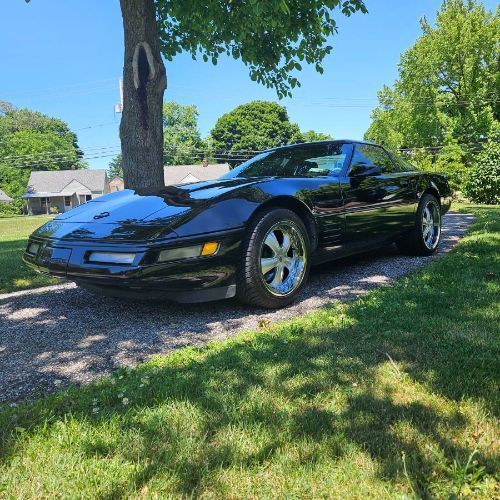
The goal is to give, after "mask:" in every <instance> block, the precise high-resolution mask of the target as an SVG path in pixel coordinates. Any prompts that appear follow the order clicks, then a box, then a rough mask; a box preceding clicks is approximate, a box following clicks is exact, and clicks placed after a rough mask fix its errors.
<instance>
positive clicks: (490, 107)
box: [365, 0, 500, 147]
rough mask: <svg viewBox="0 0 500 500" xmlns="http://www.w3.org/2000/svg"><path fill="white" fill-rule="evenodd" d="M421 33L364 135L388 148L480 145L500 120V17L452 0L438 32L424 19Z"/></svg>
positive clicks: (462, 0)
mask: <svg viewBox="0 0 500 500" xmlns="http://www.w3.org/2000/svg"><path fill="white" fill-rule="evenodd" d="M421 27H422V31H423V34H422V36H421V37H420V38H418V39H417V40H416V42H415V44H414V45H413V46H412V47H411V48H410V49H409V50H408V51H406V52H405V53H404V54H402V56H401V63H400V65H399V78H398V79H397V81H396V83H395V85H394V86H393V87H392V88H388V87H385V88H384V89H383V90H382V91H381V92H380V93H379V106H378V107H377V108H376V109H375V111H374V112H373V114H372V118H373V123H372V125H371V126H370V128H369V130H368V131H367V133H366V135H365V136H366V138H367V139H371V140H374V141H378V142H385V143H386V144H387V145H389V146H392V147H420V146H435V145H441V144H451V143H453V142H458V143H460V144H471V143H477V142H479V141H480V140H482V139H483V138H484V137H488V136H489V135H490V131H491V130H492V127H493V126H494V124H495V122H497V123H498V120H499V118H500V106H499V101H500V95H499V86H498V78H499V77H498V47H499V45H500V18H499V16H498V14H493V13H492V12H488V11H486V9H485V8H484V7H483V6H482V5H481V4H479V3H478V2H474V1H468V0H467V1H466V0H449V1H447V2H444V3H443V6H442V9H441V10H440V11H439V12H438V14H437V19H436V24H435V26H431V25H430V24H429V22H428V21H427V20H425V19H423V20H422V21H421ZM388 141H389V143H388Z"/></svg>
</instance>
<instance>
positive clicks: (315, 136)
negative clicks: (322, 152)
mask: <svg viewBox="0 0 500 500" xmlns="http://www.w3.org/2000/svg"><path fill="white" fill-rule="evenodd" d="M302 139H303V141H304V142H313V141H326V140H327V139H333V137H332V136H331V135H329V134H324V133H323V132H316V131H315V130H306V131H305V132H302Z"/></svg>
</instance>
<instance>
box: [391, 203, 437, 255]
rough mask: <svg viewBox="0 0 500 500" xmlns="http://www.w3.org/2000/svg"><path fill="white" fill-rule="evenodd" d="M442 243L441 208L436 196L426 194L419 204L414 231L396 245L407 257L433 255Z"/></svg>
mask: <svg viewBox="0 0 500 500" xmlns="http://www.w3.org/2000/svg"><path fill="white" fill-rule="evenodd" d="M440 241H441V207H440V206H439V202H438V200H437V199H436V197H435V196H433V195H432V194H425V195H424V196H422V198H421V199H420V202H419V204H418V208H417V213H416V218H415V226H414V228H413V230H412V231H411V232H410V233H409V234H408V235H407V236H405V237H404V238H403V239H402V240H400V241H398V242H397V243H396V244H397V246H398V248H399V250H400V252H401V253H403V254H405V255H422V256H426V255H432V254H433V253H434V252H435V251H436V250H437V248H438V246H439V242H440Z"/></svg>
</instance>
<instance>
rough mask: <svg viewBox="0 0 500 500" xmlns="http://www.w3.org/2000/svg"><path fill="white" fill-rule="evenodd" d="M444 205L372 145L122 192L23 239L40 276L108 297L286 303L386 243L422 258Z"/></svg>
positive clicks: (325, 149) (303, 151)
mask: <svg viewBox="0 0 500 500" xmlns="http://www.w3.org/2000/svg"><path fill="white" fill-rule="evenodd" d="M450 203H451V191H450V187H449V185H448V182H447V180H446V178H445V177H444V176H442V175H439V174H434V173H427V172H417V171H416V170H415V169H414V168H413V167H412V166H411V165H409V164H408V163H406V162H405V161H404V160H403V159H401V158H400V157H399V156H397V155H395V154H393V153H391V152H390V151H388V150H386V149H385V148H383V147H381V146H378V145H376V144H371V143H365V142H359V141H349V140H344V141H334V140H331V141H322V142H314V143H305V144H297V145H292V146H285V147H279V148H275V149H272V150H268V151H265V152H263V153H261V154H259V155H257V156H255V157H254V158H252V159H250V160H248V161H247V162H245V163H243V164H241V165H240V166H239V167H237V168H235V169H234V170H232V171H230V172H229V173H228V174H226V175H224V176H223V177H221V178H220V179H217V180H214V181H208V182H197V183H193V184H184V185H178V186H167V187H165V188H163V189H161V190H159V191H157V192H148V193H145V192H138V191H133V190H129V189H126V190H124V191H119V192H114V193H111V194H108V195H105V196H102V197H99V198H97V199H94V200H91V201H89V202H87V203H85V204H83V205H80V206H78V207H76V208H74V209H73V210H70V211H69V212H66V213H64V214H61V215H59V216H57V217H56V218H55V219H53V220H52V221H50V222H48V223H47V224H45V225H44V226H42V227H40V228H39V229H37V230H36V231H35V232H34V233H33V234H32V235H31V237H30V238H29V242H28V246H27V248H26V252H25V253H24V257H23V258H24V261H25V262H26V264H28V265H29V266H31V267H34V268H35V269H37V270H38V271H40V272H45V273H49V274H51V275H54V276H59V277H65V278H68V279H71V280H74V281H75V282H76V283H77V284H78V285H80V286H82V287H86V288H89V289H92V290H97V291H100V292H103V293H105V294H108V295H114V296H132V297H134V296H136V297H140V298H149V297H150V298H161V297H165V298H166V299H172V300H174V301H178V302H203V301H210V300H218V299H223V298H229V297H233V296H236V297H237V298H238V299H239V300H240V301H242V302H244V303H247V304H250V305H254V306H260V307H267V308H279V307H283V306H285V305H286V304H288V303H290V302H291V301H292V300H293V299H294V298H295V297H296V296H297V294H298V293H299V292H300V290H301V289H302V287H303V286H304V284H305V282H306V280H307V276H308V273H309V268H310V266H311V265H312V264H313V265H314V264H321V263H322V262H325V261H327V260H332V259H338V258H340V257H345V256H347V255H352V254H355V253H359V252H365V251H367V250H370V249H372V248H375V247H379V246H382V245H386V244H389V243H396V244H397V246H398V248H399V249H400V250H401V251H402V252H403V253H405V254H413V255H430V254H432V253H433V252H435V250H436V248H437V247H438V245H439V241H440V237H441V217H442V215H443V214H444V213H446V212H447V211H448V209H449V207H450Z"/></svg>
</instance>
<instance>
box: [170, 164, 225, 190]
mask: <svg viewBox="0 0 500 500" xmlns="http://www.w3.org/2000/svg"><path fill="white" fill-rule="evenodd" d="M163 172H164V175H165V186H171V185H173V184H181V183H182V181H183V180H184V179H186V178H187V180H188V181H190V182H191V181H192V178H193V177H195V178H196V179H198V180H200V181H211V180H213V179H218V178H219V177H220V176H221V175H224V174H226V173H227V172H229V165H228V164H227V163H214V164H210V165H207V166H206V167H204V166H203V165H168V166H166V167H164V169H163Z"/></svg>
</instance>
